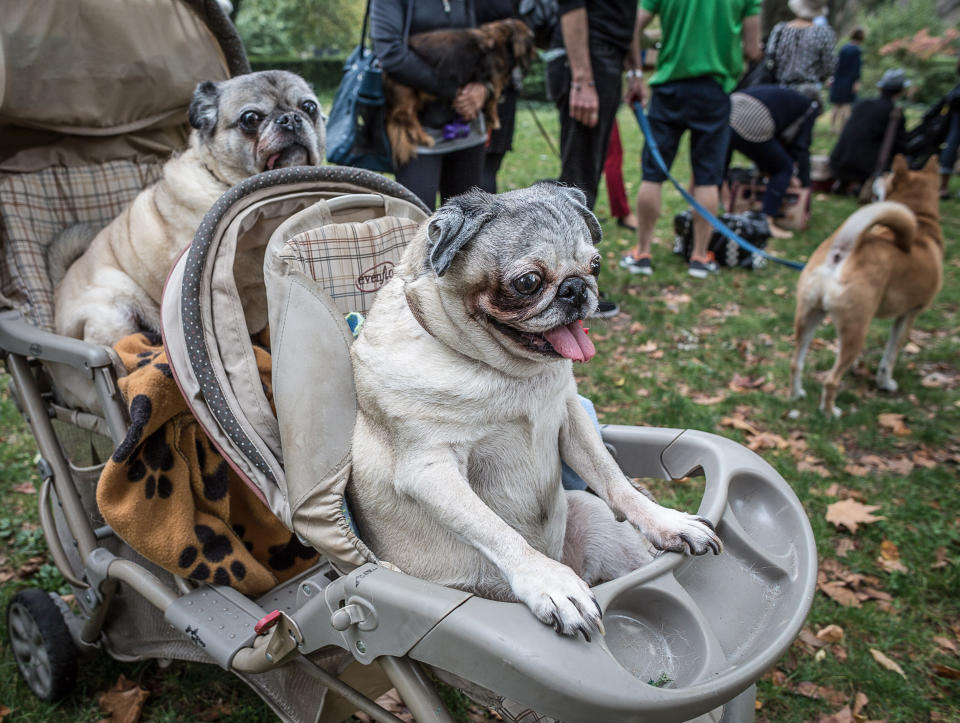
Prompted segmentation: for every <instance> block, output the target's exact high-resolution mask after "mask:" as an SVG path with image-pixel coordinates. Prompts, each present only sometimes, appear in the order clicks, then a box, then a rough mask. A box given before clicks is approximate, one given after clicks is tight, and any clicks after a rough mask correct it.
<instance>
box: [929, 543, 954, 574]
mask: <svg viewBox="0 0 960 723" xmlns="http://www.w3.org/2000/svg"><path fill="white" fill-rule="evenodd" d="M933 559H934V560H935V562H933V563H931V564H930V567H931V568H933V569H934V570H937V569H939V568H941V567H946V566H947V565H949V564H950V561H949V560H948V559H947V548H946V547H938V548H937V549H936V550H934V551H933Z"/></svg>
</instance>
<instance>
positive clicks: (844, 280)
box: [790, 155, 943, 417]
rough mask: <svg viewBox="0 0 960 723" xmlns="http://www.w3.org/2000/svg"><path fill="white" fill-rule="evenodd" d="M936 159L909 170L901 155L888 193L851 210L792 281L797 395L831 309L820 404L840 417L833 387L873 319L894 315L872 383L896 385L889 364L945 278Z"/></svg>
mask: <svg viewBox="0 0 960 723" xmlns="http://www.w3.org/2000/svg"><path fill="white" fill-rule="evenodd" d="M938 183H939V176H938V174H937V159H936V158H935V157H933V158H931V159H930V160H929V161H928V162H927V164H926V166H924V167H923V170H920V171H911V170H910V168H909V167H908V166H907V161H906V160H905V159H904V157H903V156H899V155H898V156H897V157H896V158H895V159H894V161H893V173H892V174H890V175H889V176H888V178H887V180H886V200H885V201H882V202H880V203H872V204H870V205H868V206H864V207H863V208H861V209H859V210H857V211H856V212H854V213H853V214H852V215H851V216H850V218H848V219H847V220H846V221H845V222H844V223H843V225H842V226H841V227H840V228H839V229H837V230H836V231H835V232H834V234H833V235H832V236H830V238H828V239H827V240H826V241H824V242H823V243H822V244H820V247H819V248H818V249H817V250H816V251H814V253H813V256H811V257H810V260H809V261H808V262H807V265H806V267H805V268H804V269H803V273H802V274H800V281H799V282H798V283H797V313H796V317H795V321H794V332H795V338H796V342H797V350H796V353H795V355H794V358H793V363H792V364H791V365H790V376H791V379H790V386H791V389H792V392H793V396H794V398H800V397H805V396H806V392H805V391H804V389H803V383H802V377H803V364H804V359H805V358H806V355H807V350H808V349H809V347H810V342H811V341H813V337H814V334H815V333H816V330H817V326H818V325H819V324H820V322H821V321H823V319H824V317H825V316H826V315H827V314H829V315H830V318H831V319H833V323H834V324H835V325H836V327H837V337H838V343H839V346H838V349H837V359H836V361H835V362H834V365H833V368H832V369H831V370H830V371H829V372H828V373H827V378H826V381H825V382H824V384H823V395H822V397H821V399H820V411H822V412H824V413H825V414H832V415H833V416H835V417H836V416H840V409H839V408H838V407H837V405H836V398H837V386H838V385H839V383H840V378H841V377H842V376H843V374H844V372H845V371H847V369H849V368H850V365H851V364H853V362H854V361H855V360H856V358H857V357H858V356H859V355H860V352H861V351H863V347H864V343H865V342H866V339H867V329H868V327H869V326H870V320H871V319H873V318H880V319H888V318H891V317H892V318H893V326H892V327H891V329H890V338H889V340H888V341H887V346H886V348H885V349H884V352H883V358H882V359H881V360H880V366H879V367H878V369H877V386H878V387H880V388H881V389H884V390H886V391H889V392H895V391H896V390H897V383H896V382H895V381H894V380H893V368H894V365H895V364H896V361H897V354H898V353H899V352H900V347H901V346H902V345H903V343H904V341H906V339H907V337H908V336H909V334H910V329H911V327H912V326H913V322H914V320H915V319H916V318H917V315H918V314H919V313H920V312H921V311H923V310H924V309H926V308H928V307H929V306H930V304H932V303H933V299H934V298H935V297H936V295H937V292H938V291H940V286H941V284H942V282H943V270H942V269H943V232H942V231H941V229H940V206H939V196H938V185H937V184H938Z"/></svg>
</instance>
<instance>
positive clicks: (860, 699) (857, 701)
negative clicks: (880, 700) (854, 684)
mask: <svg viewBox="0 0 960 723" xmlns="http://www.w3.org/2000/svg"><path fill="white" fill-rule="evenodd" d="M869 702H870V699H869V698H868V697H867V694H866V693H857V694H856V695H855V696H854V697H853V717H854V718H856V717H857V716H859V715H860V712H861V711H862V710H863V709H864V708H866V706H867V703H869Z"/></svg>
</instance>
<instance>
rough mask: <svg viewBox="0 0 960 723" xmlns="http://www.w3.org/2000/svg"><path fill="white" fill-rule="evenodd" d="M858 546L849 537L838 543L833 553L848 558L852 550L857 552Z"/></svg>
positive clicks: (841, 539)
mask: <svg viewBox="0 0 960 723" xmlns="http://www.w3.org/2000/svg"><path fill="white" fill-rule="evenodd" d="M856 549H857V545H856V543H854V541H853V540H851V539H850V538H849V537H841V538H840V540H839V541H838V542H837V546H836V547H835V548H833V551H834V552H835V553H836V555H837V557H846V556H847V553H848V552H850V551H851V550H856Z"/></svg>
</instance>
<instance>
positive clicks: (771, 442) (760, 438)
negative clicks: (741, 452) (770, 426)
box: [747, 432, 790, 452]
mask: <svg viewBox="0 0 960 723" xmlns="http://www.w3.org/2000/svg"><path fill="white" fill-rule="evenodd" d="M789 447H790V443H789V442H788V441H787V440H785V439H784V438H783V437H781V436H780V435H779V434H774V433H773V432H758V433H757V434H755V435H753V436H752V437H750V439H748V440H747V448H748V449H750V450H752V451H754V452H759V451H760V450H762V449H788V448H789Z"/></svg>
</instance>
